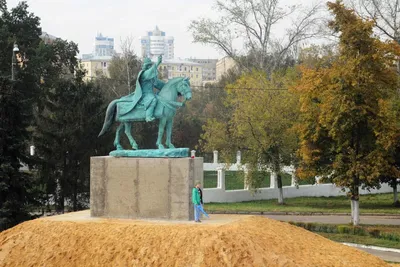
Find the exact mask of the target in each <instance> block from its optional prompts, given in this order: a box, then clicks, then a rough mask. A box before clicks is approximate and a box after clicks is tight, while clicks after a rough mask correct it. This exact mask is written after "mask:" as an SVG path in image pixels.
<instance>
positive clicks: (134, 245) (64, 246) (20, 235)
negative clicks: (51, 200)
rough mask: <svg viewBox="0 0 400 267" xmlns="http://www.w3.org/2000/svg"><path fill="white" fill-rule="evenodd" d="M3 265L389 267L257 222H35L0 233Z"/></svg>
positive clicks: (268, 222) (302, 233)
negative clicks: (217, 223) (206, 223)
mask: <svg viewBox="0 0 400 267" xmlns="http://www.w3.org/2000/svg"><path fill="white" fill-rule="evenodd" d="M0 266H13V267H14V266H57V267H60V266H68V267H70V266H140V267H142V266H167V267H169V266H207V267H208V266H217V267H220V266H307V267H309V266H318V267H320V266H352V267H355V266H369V267H372V266H379V267H384V266H390V265H389V264H386V263H385V262H384V261H382V260H380V259H379V258H377V257H375V256H372V255H370V254H368V253H365V252H362V251H359V250H357V249H354V248H350V247H347V246H344V245H340V244H337V243H335V242H332V241H330V240H327V239H325V238H323V237H321V236H319V235H316V234H313V233H310V232H308V231H306V230H303V229H301V228H298V227H295V226H292V225H289V224H287V223H282V222H278V221H274V220H271V219H267V218H261V217H247V218H244V219H242V220H239V221H236V222H231V223H227V224H223V225H211V224H209V225H205V224H195V223H191V224H188V223H186V224H183V223H182V224H172V223H171V224H168V223H164V224H160V223H152V222H143V221H142V222H135V221H127V220H125V221H121V220H99V221H76V222H72V221H55V220H44V219H40V220H34V221H29V222H25V223H22V224H20V225H18V226H16V227H14V228H12V229H9V230H7V231H4V232H2V233H0Z"/></svg>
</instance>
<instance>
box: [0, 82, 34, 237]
mask: <svg viewBox="0 0 400 267" xmlns="http://www.w3.org/2000/svg"><path fill="white" fill-rule="evenodd" d="M28 91H29V88H28V87H26V86H25V85H24V84H23V83H22V82H20V81H17V82H12V81H10V80H8V79H7V78H2V77H1V78H0V231H2V230H4V229H7V228H9V227H12V226H14V225H16V224H18V223H20V222H22V221H25V220H29V219H30V215H29V206H30V205H32V204H34V194H33V184H34V181H33V177H32V175H31V174H30V173H29V172H24V171H21V170H20V168H21V167H22V164H27V163H28V162H29V159H28V157H27V153H26V151H27V143H26V141H27V139H28V136H29V134H28V131H27V126H28V123H29V119H30V118H29V117H30V115H31V112H30V111H29V110H30V106H29V103H30V102H29V101H28V99H27V98H26V93H27V92H28Z"/></svg>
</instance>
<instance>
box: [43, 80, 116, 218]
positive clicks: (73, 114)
mask: <svg viewBox="0 0 400 267" xmlns="http://www.w3.org/2000/svg"><path fill="white" fill-rule="evenodd" d="M46 99H47V101H46V102H44V108H43V110H42V112H40V114H39V115H38V116H37V127H36V129H35V145H36V147H37V151H38V152H37V156H38V158H39V164H38V166H39V169H40V176H41V179H42V181H43V183H44V184H46V189H47V191H46V194H47V195H53V196H54V197H55V200H56V206H57V210H58V211H59V212H64V209H65V206H64V203H65V201H66V200H68V201H70V202H71V203H72V209H73V210H74V211H76V210H79V209H81V208H84V207H85V206H84V203H85V200H87V197H88V196H87V195H86V196H85V195H84V194H86V193H87V192H89V166H90V162H89V159H90V156H93V155H96V154H102V152H103V153H104V152H105V150H106V149H107V148H108V149H110V147H107V146H103V144H101V143H100V141H101V140H99V139H97V138H96V137H97V134H98V129H100V128H101V124H102V119H103V117H102V115H103V112H102V107H103V105H104V102H103V99H102V97H101V95H100V90H99V88H98V87H96V86H94V85H93V84H92V83H84V82H83V74H80V73H79V72H78V73H77V76H76V77H75V78H74V79H63V78H60V79H59V80H58V81H57V82H55V83H54V84H53V87H52V88H49V90H48V92H47V94H46ZM110 145H111V144H110ZM85 198H86V199H85ZM86 203H87V202H86Z"/></svg>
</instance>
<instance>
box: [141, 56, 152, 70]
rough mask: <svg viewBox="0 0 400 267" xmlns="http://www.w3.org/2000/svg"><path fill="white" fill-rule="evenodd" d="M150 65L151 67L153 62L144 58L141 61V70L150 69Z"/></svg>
mask: <svg viewBox="0 0 400 267" xmlns="http://www.w3.org/2000/svg"><path fill="white" fill-rule="evenodd" d="M151 65H153V62H151V59H150V58H148V57H146V58H145V59H144V60H143V65H142V70H147V69H148V68H150V67H151Z"/></svg>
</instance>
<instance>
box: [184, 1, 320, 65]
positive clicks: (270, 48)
mask: <svg viewBox="0 0 400 267" xmlns="http://www.w3.org/2000/svg"><path fill="white" fill-rule="evenodd" d="M216 9H217V10H218V11H219V12H221V18H220V19H219V20H211V19H208V18H201V19H198V20H193V21H192V22H191V24H190V26H189V30H190V31H191V32H192V35H193V39H194V42H196V43H202V44H209V45H212V46H214V47H216V48H217V49H219V50H221V51H222V52H223V53H224V54H226V55H227V56H229V57H231V58H233V59H235V60H236V61H237V62H238V63H239V64H240V65H241V67H242V68H244V69H247V70H251V69H252V68H258V69H265V68H266V67H268V68H269V70H271V71H272V70H274V69H277V68H279V65H280V64H281V63H282V62H284V61H285V58H287V57H288V56H289V57H290V56H292V57H293V53H295V52H296V49H297V45H298V44H299V43H300V42H303V41H305V40H307V39H310V38H312V37H315V36H317V34H318V33H319V30H320V29H319V28H318V25H320V24H321V23H319V21H320V18H319V17H318V16H317V15H318V11H319V5H315V6H313V7H311V8H310V9H308V10H306V9H303V8H301V7H300V6H299V5H294V6H290V7H287V8H283V7H281V6H280V5H279V1H278V0H217V1H216ZM296 14H297V18H295V19H293V20H292V25H291V27H290V28H288V29H286V35H285V37H284V41H281V40H279V39H277V38H273V34H272V32H273V31H274V29H275V28H276V27H277V26H278V25H279V24H280V23H281V22H282V21H284V20H285V19H288V18H293V16H294V15H296ZM238 39H243V40H244V41H245V46H246V49H245V51H244V53H242V54H241V53H239V52H238V51H237V50H236V49H235V48H234V45H233V43H234V41H235V40H238ZM243 55H245V56H247V55H251V60H246V61H243V60H242V59H243V57H241V56H243ZM271 65H272V66H271Z"/></svg>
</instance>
